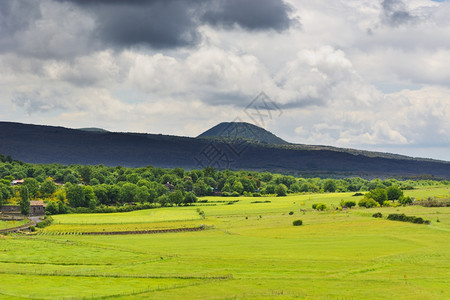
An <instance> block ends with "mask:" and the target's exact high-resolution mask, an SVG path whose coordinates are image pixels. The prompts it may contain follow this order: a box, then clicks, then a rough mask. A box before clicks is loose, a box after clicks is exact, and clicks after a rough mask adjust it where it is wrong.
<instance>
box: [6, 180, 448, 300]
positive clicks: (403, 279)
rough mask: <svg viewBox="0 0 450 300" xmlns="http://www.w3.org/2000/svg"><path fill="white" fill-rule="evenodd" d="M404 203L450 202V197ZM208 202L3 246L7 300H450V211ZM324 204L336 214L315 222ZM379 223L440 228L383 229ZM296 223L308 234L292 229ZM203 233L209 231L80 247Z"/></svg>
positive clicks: (68, 222) (293, 199) (60, 222)
mask: <svg viewBox="0 0 450 300" xmlns="http://www.w3.org/2000/svg"><path fill="white" fill-rule="evenodd" d="M406 194H407V195H411V196H415V197H417V198H423V197H427V196H439V197H445V196H447V197H448V195H449V194H450V190H449V188H448V187H433V188H424V189H420V190H413V191H407V192H406ZM205 199H207V200H208V202H207V203H198V204H197V205H196V206H191V207H171V208H159V209H151V210H142V211H134V212H129V213H116V214H79V215H75V214H73V215H57V216H54V224H53V225H51V226H49V227H47V228H45V229H43V230H41V231H39V232H38V234H36V235H15V234H12V235H7V236H0V278H1V279H0V298H1V299H22V298H31V299H78V298H83V297H85V298H87V299H90V298H94V299H97V298H107V299H273V298H287V299H293V298H301V299H302V298H305V299H449V298H450V290H449V289H448V287H449V286H450V247H449V244H450V243H449V241H450V208H436V207H434V208H433V207H431V208H426V207H421V206H409V207H387V208H372V209H360V208H354V209H350V210H343V211H339V210H335V209H333V208H335V207H337V206H338V204H339V202H340V201H341V200H342V199H343V200H349V199H353V200H356V201H358V200H359V199H360V197H352V194H351V193H333V194H312V195H291V196H288V197H258V198H257V197H255V198H249V197H238V198H218V197H204V198H202V199H201V200H205ZM235 200H239V201H238V202H235V203H234V204H228V202H229V201H235ZM255 201H260V202H263V203H252V202H255ZM264 201H270V202H265V203H264ZM317 202H322V203H325V204H327V206H328V207H329V209H328V210H327V211H323V212H318V211H313V210H312V209H311V205H312V204H313V203H317ZM330 208H331V209H330ZM197 209H200V210H202V211H204V213H205V218H204V219H203V217H202V216H201V215H200V214H199V213H198V211H197ZM290 211H293V212H294V214H293V215H289V212H290ZM374 212H381V213H382V214H383V215H384V216H385V217H386V216H387V215H388V214H389V213H405V214H406V215H414V216H420V217H423V218H424V219H427V220H430V221H431V224H430V225H419V224H412V223H403V222H397V221H389V220H386V219H385V218H383V219H375V218H372V217H371V215H372V214H373V213H374ZM296 219H302V220H303V224H304V225H303V226H297V227H294V226H292V222H293V221H294V220H296ZM438 220H439V222H438ZM201 224H204V225H209V226H208V227H207V228H208V229H207V230H204V231H199V232H180V233H165V234H143V235H113V236H107V235H100V236H90V235H79V233H82V232H91V231H127V230H149V229H159V228H182V227H196V226H200V225H201Z"/></svg>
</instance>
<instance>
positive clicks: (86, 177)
mask: <svg viewBox="0 0 450 300" xmlns="http://www.w3.org/2000/svg"><path fill="white" fill-rule="evenodd" d="M78 172H79V173H80V176H81V179H82V180H83V182H85V183H86V184H89V183H90V182H91V176H92V167H91V166H82V167H81V168H80V169H79V171H78Z"/></svg>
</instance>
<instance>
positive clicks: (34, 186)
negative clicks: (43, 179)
mask: <svg viewBox="0 0 450 300" xmlns="http://www.w3.org/2000/svg"><path fill="white" fill-rule="evenodd" d="M22 186H26V187H27V188H28V195H29V196H30V198H36V197H37V196H38V191H39V182H38V181H37V180H36V179H34V178H25V179H24V180H23V184H22Z"/></svg>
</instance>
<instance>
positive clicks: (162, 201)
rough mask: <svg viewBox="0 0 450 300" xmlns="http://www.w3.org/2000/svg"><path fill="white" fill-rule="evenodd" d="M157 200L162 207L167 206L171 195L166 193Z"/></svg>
mask: <svg viewBox="0 0 450 300" xmlns="http://www.w3.org/2000/svg"><path fill="white" fill-rule="evenodd" d="M157 202H158V203H159V204H160V205H161V206H162V207H164V206H167V205H168V204H169V203H170V201H169V197H168V196H167V195H166V194H164V195H161V196H159V197H158V199H157Z"/></svg>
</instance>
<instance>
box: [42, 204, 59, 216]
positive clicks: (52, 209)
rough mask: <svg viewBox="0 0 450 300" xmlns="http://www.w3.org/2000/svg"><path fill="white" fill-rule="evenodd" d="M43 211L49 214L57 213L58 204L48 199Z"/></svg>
mask: <svg viewBox="0 0 450 300" xmlns="http://www.w3.org/2000/svg"><path fill="white" fill-rule="evenodd" d="M45 213H46V214H49V215H56V214H58V213H59V207H58V205H57V204H56V203H55V202H53V201H50V202H49V203H47V207H45Z"/></svg>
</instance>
